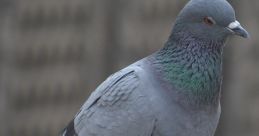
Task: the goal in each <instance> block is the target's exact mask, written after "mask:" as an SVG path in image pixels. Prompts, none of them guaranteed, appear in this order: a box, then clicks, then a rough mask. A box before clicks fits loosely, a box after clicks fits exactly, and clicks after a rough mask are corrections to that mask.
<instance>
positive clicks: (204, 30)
mask: <svg viewBox="0 0 259 136" xmlns="http://www.w3.org/2000/svg"><path fill="white" fill-rule="evenodd" d="M183 32H184V33H186V32H187V33H188V34H191V35H192V36H195V37H196V38H199V39H208V40H221V41H222V40H225V39H226V38H227V37H228V36H230V35H239V36H242V37H244V38H247V37H249V34H248V32H247V31H246V30H245V29H244V28H243V27H242V26H241V25H240V23H239V22H238V21H237V20H236V17H235V11H234V9H233V8H232V6H231V5H230V4H229V3H228V2H227V1H226V0H191V1H189V3H187V4H186V6H185V7H184V8H183V9H182V11H181V12H180V14H179V15H178V17H177V19H176V22H175V27H174V29H173V34H174V33H183Z"/></svg>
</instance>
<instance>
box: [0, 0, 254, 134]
mask: <svg viewBox="0 0 259 136" xmlns="http://www.w3.org/2000/svg"><path fill="white" fill-rule="evenodd" d="M185 2H186V0H184V1H179V0H159V1H158V0H130V1H127V0H17V1H14V0H12V1H11V0H10V1H8V0H0V5H1V6H0V12H1V13H0V135H3V136H16V135H17V136H18V135H19V136H35V135H37V136H46V135H48V136H52V135H53V136H54V135H57V133H58V132H59V131H60V130H61V129H62V128H63V127H64V126H65V125H66V124H67V123H68V121H69V120H70V119H72V118H73V116H74V114H75V113H76V112H77V110H78V109H79V108H80V106H81V105H82V103H83V102H84V101H85V100H86V98H87V96H88V95H89V94H90V93H91V91H93V90H94V89H95V88H96V86H97V85H98V84H100V83H101V82H102V81H103V80H104V79H105V78H106V77H107V76H108V75H109V74H111V73H113V72H116V71H117V70H119V69H121V68H123V67H125V66H127V65H129V64H130V63H133V62H134V61H136V60H138V59H140V58H143V57H145V56H146V55H148V54H150V53H152V52H154V51H155V50H157V49H159V48H161V47H162V46H163V44H164V42H165V41H166V39H167V37H168V35H169V33H170V30H171V27H172V24H173V22H174V19H175V17H176V15H177V13H178V12H179V10H180V9H181V8H182V7H183V5H184V3H185ZM231 3H232V5H233V6H234V7H235V9H236V11H237V18H238V19H239V20H240V22H241V23H242V24H243V25H244V26H245V27H246V28H247V29H248V31H249V32H250V34H251V38H250V40H244V39H240V38H237V37H233V38H230V39H229V42H228V45H227V46H226V50H225V60H224V84H223V85H224V86H223V96H222V106H223V107H222V118H221V120H220V125H219V128H218V131H217V135H218V136H244V135H245V136H257V135H258V134H259V106H258V104H259V72H258V69H259V46H258V40H259V39H258V37H257V36H256V35H258V34H259V33H258V32H259V30H258V27H257V26H258V25H257V24H259V16H258V15H257V14H258V12H257V10H258V8H259V2H258V1H256V0H250V1H245V0H239V1H233V0H232V1H231Z"/></svg>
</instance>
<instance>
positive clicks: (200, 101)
mask: <svg viewBox="0 0 259 136" xmlns="http://www.w3.org/2000/svg"><path fill="white" fill-rule="evenodd" d="M230 35H240V36H242V37H248V33H247V32H246V31H245V29H243V28H242V27H241V25H240V24H239V23H238V22H237V21H236V19H235V13H234V10H233V8H232V7H231V5H230V4H229V3H228V2H227V1H225V0H191V1H190V2H189V3H188V4H187V5H186V6H185V7H184V9H183V10H182V11H181V13H180V14H179V16H178V17H177V19H176V22H175V25H174V28H173V30H172V33H171V35H170V37H169V39H168V41H167V42H166V44H165V46H164V47H163V48H162V49H161V50H159V51H157V52H155V53H154V54H152V55H150V56H148V57H146V58H144V59H142V60H140V61H138V62H136V63H134V64H132V65H130V66H128V67H126V68H124V69H122V70H120V71H119V72H117V73H115V74H113V75H111V76H110V77H109V78H107V79H106V80H105V81H104V82H103V83H102V84H101V85H100V86H99V87H98V88H97V89H96V90H95V91H94V92H93V93H92V94H91V96H90V97H89V98H88V100H87V101H86V102H85V104H84V105H83V106H82V107H81V109H80V111H79V112H78V114H77V115H76V116H75V118H74V119H73V120H72V121H71V123H70V124H69V125H68V127H67V128H65V129H64V131H63V133H62V135H63V136H73V135H78V136H213V135H214V133H215V130H216V127H217V124H218V120H219V116H220V102H219V101H220V86H221V81H222V78H221V67H222V61H221V60H222V52H223V46H224V43H225V41H226V39H227V37H228V36H230Z"/></svg>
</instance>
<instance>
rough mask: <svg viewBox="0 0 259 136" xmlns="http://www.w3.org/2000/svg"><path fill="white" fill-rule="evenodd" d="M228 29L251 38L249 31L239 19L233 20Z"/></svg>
mask: <svg viewBox="0 0 259 136" xmlns="http://www.w3.org/2000/svg"><path fill="white" fill-rule="evenodd" d="M227 29H228V30H229V31H230V32H231V33H232V34H234V35H239V36H241V37H244V38H249V37H250V36H249V33H248V32H247V31H246V30H245V29H244V28H243V27H242V26H241V25H240V23H239V22H238V21H235V22H232V23H230V24H229V25H228V27H227Z"/></svg>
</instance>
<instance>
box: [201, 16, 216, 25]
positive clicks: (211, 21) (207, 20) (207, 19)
mask: <svg viewBox="0 0 259 136" xmlns="http://www.w3.org/2000/svg"><path fill="white" fill-rule="evenodd" d="M203 22H204V23H205V24H206V25H209V26H212V25H214V24H216V22H215V21H214V19H213V18H212V17H204V18H203Z"/></svg>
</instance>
